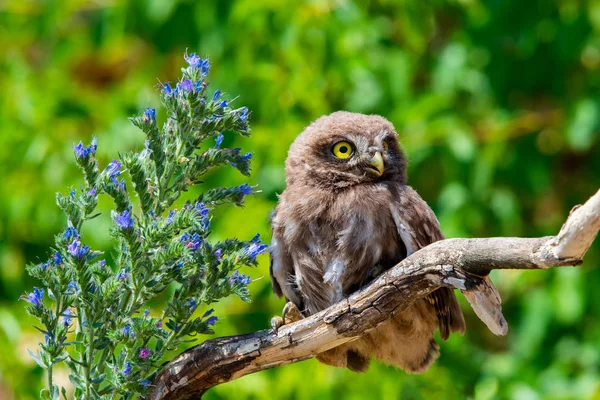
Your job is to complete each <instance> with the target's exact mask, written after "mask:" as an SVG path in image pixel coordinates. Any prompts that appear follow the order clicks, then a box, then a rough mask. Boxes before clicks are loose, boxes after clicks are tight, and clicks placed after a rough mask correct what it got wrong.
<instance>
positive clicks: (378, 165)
mask: <svg viewBox="0 0 600 400" xmlns="http://www.w3.org/2000/svg"><path fill="white" fill-rule="evenodd" d="M369 164H370V165H369V168H368V169H369V172H371V173H372V174H374V175H376V176H381V175H383V170H384V169H385V167H384V165H383V157H382V156H381V153H380V152H377V153H375V155H374V156H373V158H371V159H370V160H369Z"/></svg>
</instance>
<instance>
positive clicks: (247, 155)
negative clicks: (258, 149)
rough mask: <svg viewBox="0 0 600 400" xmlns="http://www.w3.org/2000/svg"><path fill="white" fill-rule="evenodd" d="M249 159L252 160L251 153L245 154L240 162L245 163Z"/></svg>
mask: <svg viewBox="0 0 600 400" xmlns="http://www.w3.org/2000/svg"><path fill="white" fill-rule="evenodd" d="M251 158H252V153H246V154H244V155H242V156H241V157H240V160H244V161H247V160H250V159H251Z"/></svg>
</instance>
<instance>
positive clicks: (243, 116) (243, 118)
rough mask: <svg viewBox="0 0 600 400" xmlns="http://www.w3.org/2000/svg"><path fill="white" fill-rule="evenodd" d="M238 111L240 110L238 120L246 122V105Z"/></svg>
mask: <svg viewBox="0 0 600 400" xmlns="http://www.w3.org/2000/svg"><path fill="white" fill-rule="evenodd" d="M238 111H239V112H240V116H239V118H240V121H242V122H246V120H248V107H242V108H240V109H239V110H238Z"/></svg>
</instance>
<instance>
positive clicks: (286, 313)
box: [281, 301, 304, 324]
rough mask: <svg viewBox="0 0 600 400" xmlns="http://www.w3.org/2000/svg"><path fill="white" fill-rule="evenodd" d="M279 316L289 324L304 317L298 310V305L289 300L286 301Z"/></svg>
mask: <svg viewBox="0 0 600 400" xmlns="http://www.w3.org/2000/svg"><path fill="white" fill-rule="evenodd" d="M281 318H282V319H283V321H284V323H285V324H291V323H293V322H296V321H300V320H301V319H303V318H304V317H303V316H302V313H301V312H300V310H298V307H297V306H296V305H295V304H294V303H292V302H291V301H288V302H287V303H285V306H284V307H283V311H282V312H281Z"/></svg>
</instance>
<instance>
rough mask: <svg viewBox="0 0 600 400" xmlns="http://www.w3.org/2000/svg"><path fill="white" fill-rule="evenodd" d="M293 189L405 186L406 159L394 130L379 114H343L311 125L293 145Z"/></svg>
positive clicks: (289, 170)
mask: <svg viewBox="0 0 600 400" xmlns="http://www.w3.org/2000/svg"><path fill="white" fill-rule="evenodd" d="M286 175H287V183H288V185H290V184H294V183H296V182H298V183H302V184H306V185H309V186H317V187H321V188H324V189H336V188H338V189H339V188H344V187H348V186H354V185H358V184H362V183H373V182H377V181H400V182H402V183H405V182H406V158H405V157H404V154H403V153H402V151H401V150H400V147H399V145H398V134H397V133H396V131H395V130H394V126H393V125H392V124H391V123H390V122H389V121H388V120H387V119H385V118H383V117H380V116H379V115H364V114H357V113H350V112H345V111H338V112H335V113H333V114H330V115H327V116H324V117H321V118H319V119H317V120H316V121H314V122H313V123H312V124H311V125H310V126H308V127H307V128H306V129H305V130H304V131H303V132H302V133H301V134H300V135H298V137H297V138H296V140H295V141H294V143H292V146H291V147H290V150H289V153H288V158H287V161H286Z"/></svg>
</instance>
